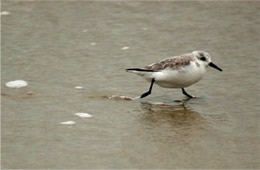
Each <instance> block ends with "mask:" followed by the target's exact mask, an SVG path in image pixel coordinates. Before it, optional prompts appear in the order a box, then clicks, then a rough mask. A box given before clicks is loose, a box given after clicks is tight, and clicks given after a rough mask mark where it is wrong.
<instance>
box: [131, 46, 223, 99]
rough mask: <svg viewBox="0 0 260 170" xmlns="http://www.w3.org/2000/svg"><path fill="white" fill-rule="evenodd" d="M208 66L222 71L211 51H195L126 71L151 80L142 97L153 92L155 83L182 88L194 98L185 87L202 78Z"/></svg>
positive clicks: (185, 93)
mask: <svg viewBox="0 0 260 170" xmlns="http://www.w3.org/2000/svg"><path fill="white" fill-rule="evenodd" d="M208 66H210V67H213V68H215V69H217V70H219V71H222V69H221V68H219V67H218V66H216V65H215V64H214V63H213V62H212V61H211V57H210V55H209V53H207V52H204V51H193V52H191V53H188V54H183V55H180V56H174V57H171V58H166V59H163V60H161V61H159V62H157V63H153V64H150V65H148V66H145V67H143V68H129V69H126V71H128V72H132V73H135V74H137V75H139V76H142V77H144V78H145V79H146V80H147V81H148V82H151V84H150V88H149V90H148V91H147V92H145V93H143V94H142V95H141V96H140V98H144V97H146V96H148V95H150V94H151V92H152V88H153V84H154V83H155V84H157V85H159V86H161V87H164V88H181V89H182V93H183V94H184V95H186V96H187V97H189V98H192V97H193V96H191V95H190V94H188V93H187V92H186V91H185V90H184V88H185V87H188V86H190V85H192V84H194V83H196V82H198V81H199V80H201V78H202V77H203V75H204V74H205V73H206V71H207V67H208Z"/></svg>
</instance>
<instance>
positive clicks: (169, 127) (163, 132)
mask: <svg viewBox="0 0 260 170" xmlns="http://www.w3.org/2000/svg"><path fill="white" fill-rule="evenodd" d="M141 108H142V110H143V111H144V113H143V114H142V115H140V121H141V124H142V125H143V128H145V129H146V130H149V131H150V133H152V134H153V138H155V137H158V136H160V138H161V139H163V138H164V139H166V138H169V137H170V138H171V137H173V136H176V135H179V137H181V136H186V137H187V136H193V135H196V134H197V133H200V132H201V130H202V129H203V126H204V125H205V124H206V120H205V119H204V118H203V117H202V116H201V115H200V113H198V112H196V111H194V110H193V109H191V108H189V107H188V106H186V105H185V103H180V104H178V105H176V104H175V105H168V104H163V103H148V102H143V103H141ZM165 137H166V138H165Z"/></svg>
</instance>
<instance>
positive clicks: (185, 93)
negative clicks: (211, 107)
mask: <svg viewBox="0 0 260 170" xmlns="http://www.w3.org/2000/svg"><path fill="white" fill-rule="evenodd" d="M181 90H182V93H183V94H184V95H186V96H188V97H189V98H193V97H192V96H191V95H189V94H188V93H187V92H186V91H185V90H184V88H181Z"/></svg>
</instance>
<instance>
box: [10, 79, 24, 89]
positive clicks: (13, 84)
mask: <svg viewBox="0 0 260 170" xmlns="http://www.w3.org/2000/svg"><path fill="white" fill-rule="evenodd" d="M5 85H6V87H9V88H21V87H25V86H28V83H27V82H26V81H24V80H14V81H9V82H7V83H6V84H5Z"/></svg>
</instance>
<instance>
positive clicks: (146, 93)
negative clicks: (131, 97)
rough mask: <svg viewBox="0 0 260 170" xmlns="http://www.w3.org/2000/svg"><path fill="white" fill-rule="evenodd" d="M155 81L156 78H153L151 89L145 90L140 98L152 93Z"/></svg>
mask: <svg viewBox="0 0 260 170" xmlns="http://www.w3.org/2000/svg"><path fill="white" fill-rule="evenodd" d="M154 82H155V80H154V78H153V79H152V82H151V85H150V88H149V90H148V91H147V92H145V93H144V94H142V95H141V97H140V98H144V97H146V96H148V95H150V94H151V93H152V88H153V83H154Z"/></svg>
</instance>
